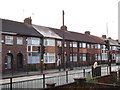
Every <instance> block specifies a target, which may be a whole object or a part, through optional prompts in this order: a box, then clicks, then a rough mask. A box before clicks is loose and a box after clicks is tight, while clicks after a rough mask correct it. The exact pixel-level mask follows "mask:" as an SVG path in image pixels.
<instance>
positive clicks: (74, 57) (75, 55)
mask: <svg viewBox="0 0 120 90" xmlns="http://www.w3.org/2000/svg"><path fill="white" fill-rule="evenodd" d="M70 61H72V54H70ZM73 61H74V62H77V54H73Z"/></svg>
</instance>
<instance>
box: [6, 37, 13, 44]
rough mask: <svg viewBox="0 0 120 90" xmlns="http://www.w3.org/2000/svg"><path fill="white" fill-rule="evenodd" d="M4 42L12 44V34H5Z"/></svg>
mask: <svg viewBox="0 0 120 90" xmlns="http://www.w3.org/2000/svg"><path fill="white" fill-rule="evenodd" d="M5 44H11V45H12V44H13V36H5Z"/></svg>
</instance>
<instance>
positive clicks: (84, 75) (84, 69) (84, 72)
mask: <svg viewBox="0 0 120 90" xmlns="http://www.w3.org/2000/svg"><path fill="white" fill-rule="evenodd" d="M83 77H85V69H83Z"/></svg>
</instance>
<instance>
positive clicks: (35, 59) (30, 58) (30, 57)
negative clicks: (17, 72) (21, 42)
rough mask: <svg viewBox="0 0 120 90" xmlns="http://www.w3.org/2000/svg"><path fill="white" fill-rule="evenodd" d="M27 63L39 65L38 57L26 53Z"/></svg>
mask: <svg viewBox="0 0 120 90" xmlns="http://www.w3.org/2000/svg"><path fill="white" fill-rule="evenodd" d="M28 63H29V64H33V63H40V56H39V54H38V53H36V52H32V53H28Z"/></svg>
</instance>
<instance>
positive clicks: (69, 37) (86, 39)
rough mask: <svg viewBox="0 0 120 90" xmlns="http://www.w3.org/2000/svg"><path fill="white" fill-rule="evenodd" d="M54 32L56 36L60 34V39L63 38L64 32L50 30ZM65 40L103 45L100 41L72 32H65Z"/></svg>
mask: <svg viewBox="0 0 120 90" xmlns="http://www.w3.org/2000/svg"><path fill="white" fill-rule="evenodd" d="M50 29H51V30H52V31H54V32H55V33H56V34H58V35H59V36H60V37H62V36H63V35H62V30H60V29H55V28H50ZM64 38H65V40H72V41H81V42H89V43H99V44H101V42H100V41H98V40H96V39H94V38H92V37H90V36H88V35H85V34H82V33H77V32H71V31H64Z"/></svg>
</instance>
